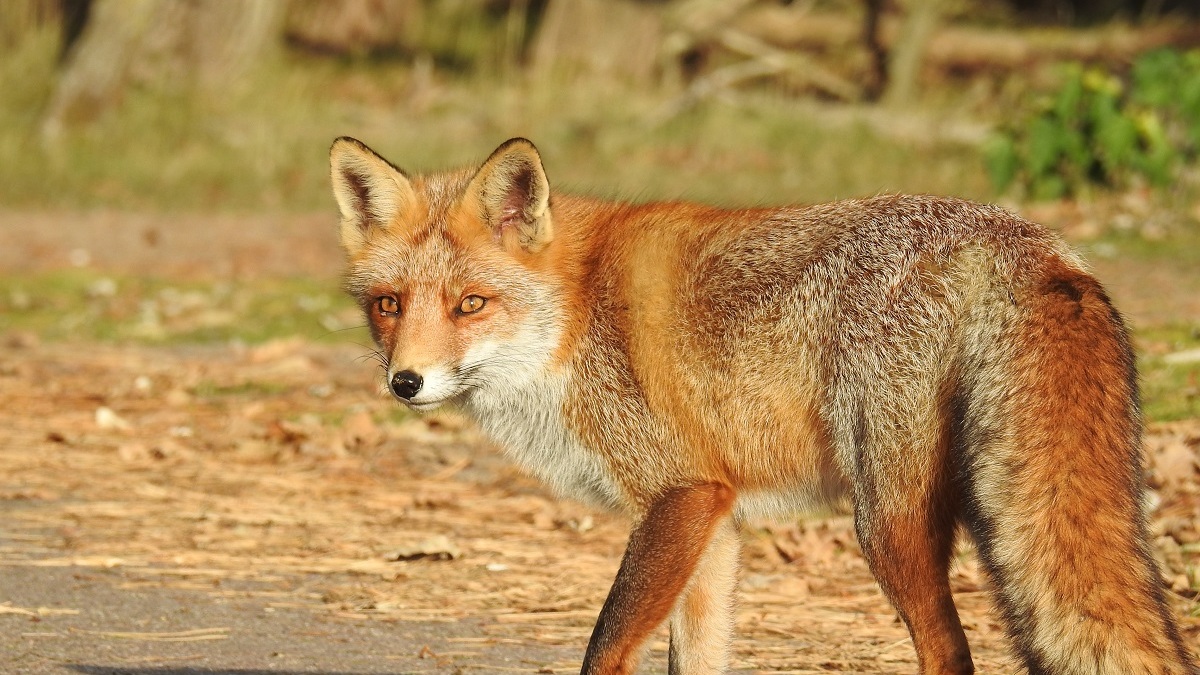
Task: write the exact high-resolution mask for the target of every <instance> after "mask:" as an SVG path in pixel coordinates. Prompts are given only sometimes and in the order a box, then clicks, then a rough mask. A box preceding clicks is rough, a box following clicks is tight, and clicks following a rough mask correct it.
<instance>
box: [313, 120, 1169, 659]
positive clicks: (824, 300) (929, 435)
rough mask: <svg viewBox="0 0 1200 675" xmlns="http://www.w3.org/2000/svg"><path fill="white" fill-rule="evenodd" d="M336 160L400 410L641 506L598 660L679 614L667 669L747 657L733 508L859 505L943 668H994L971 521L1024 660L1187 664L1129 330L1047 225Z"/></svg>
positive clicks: (883, 568)
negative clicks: (654, 196) (962, 536)
mask: <svg viewBox="0 0 1200 675" xmlns="http://www.w3.org/2000/svg"><path fill="white" fill-rule="evenodd" d="M332 164H333V184H334V193H335V196H336V198H337V201H338V204H339V207H340V209H341V212H342V223H341V239H342V245H343V248H344V249H345V251H346V254H347V259H348V269H347V275H346V279H347V282H346V286H347V289H348V291H349V292H350V294H351V295H352V296H354V297H355V298H357V299H358V301H359V302H360V303H361V305H362V306H363V308H364V311H365V312H366V315H367V317H368V320H369V324H370V326H371V330H372V335H373V337H374V338H375V340H376V342H377V343H378V344H379V346H380V350H381V353H382V355H383V356H384V358H385V360H386V362H387V381H388V386H389V388H390V389H391V391H392V392H393V393H394V394H395V395H396V397H397V398H398V399H400V400H401V401H402V402H404V403H405V404H406V405H408V406H409V407H411V408H413V409H415V410H418V411H425V410H431V409H434V408H436V407H439V406H442V405H454V406H457V407H459V408H461V409H462V410H463V411H465V412H466V413H467V414H468V415H469V416H471V417H473V418H474V419H475V420H477V422H478V423H479V424H480V425H481V427H482V428H483V429H484V431H485V432H487V433H488V434H489V435H490V436H491V437H492V438H493V439H494V440H495V441H496V442H497V444H498V445H499V446H500V447H502V448H504V449H505V451H506V452H508V453H509V454H510V455H511V456H512V457H514V458H515V459H516V460H517V461H518V462H519V463H520V464H522V465H523V466H525V467H526V468H527V469H528V470H529V471H531V472H532V473H534V474H535V475H537V476H539V477H541V478H542V479H543V480H545V481H546V482H547V483H548V484H550V485H551V486H552V487H553V488H555V489H556V490H558V491H559V492H560V493H563V494H565V495H568V496H572V497H575V498H579V499H583V500H586V501H591V502H593V503H595V504H598V505H600V506H603V507H606V508H612V509H617V510H623V511H625V512H627V513H629V514H631V515H632V516H633V517H634V519H635V522H636V526H635V528H634V530H633V533H632V534H631V537H630V543H629V547H628V550H627V551H626V554H625V558H624V560H623V562H622V565H621V569H620V572H619V573H618V575H617V579H616V581H615V583H614V585H613V588H612V590H611V592H610V595H609V598H608V600H607V601H606V603H605V606H604V608H603V609H602V611H601V613H600V616H599V619H598V622H597V626H596V629H595V631H594V633H593V636H592V640H591V642H590V643H589V646H588V650H587V654H586V656H585V658H584V668H583V672H589V673H591V672H594V673H626V672H632V671H633V669H634V668H635V667H636V663H637V657H638V654H639V653H640V648H641V646H642V645H643V644H644V642H645V640H646V638H647V636H648V635H649V634H650V633H651V632H652V631H653V630H654V628H655V627H656V626H657V625H659V624H660V623H662V622H663V621H665V620H667V619H668V618H670V629H671V650H670V665H671V672H672V673H673V674H676V675H678V674H686V673H708V672H723V671H724V668H725V667H726V663H727V658H728V656H727V649H728V643H729V640H730V634H731V631H732V610H731V606H732V602H733V597H732V596H733V594H734V590H735V586H736V576H737V567H738V562H737V560H738V553H737V551H738V533H737V526H738V525H739V524H740V523H741V522H743V521H744V520H745V519H746V518H748V517H751V516H755V517H760V516H786V515H791V514H794V513H795V512H797V511H801V510H804V509H808V508H812V507H815V506H820V505H825V504H830V503H838V502H848V503H849V504H850V505H851V506H852V507H853V509H854V513H855V525H856V530H857V534H858V537H859V540H860V543H861V545H862V548H863V551H864V554H865V555H866V557H867V560H868V562H869V563H870V565H871V569H872V571H873V572H874V573H875V575H876V577H877V579H878V580H879V582H880V585H881V587H882V588H883V590H884V592H885V593H886V594H887V595H888V597H889V599H890V600H891V601H892V603H893V604H894V605H895V606H896V608H897V610H898V612H899V613H900V616H901V617H902V618H903V619H904V621H905V622H906V625H907V626H908V628H909V630H910V632H911V633H912V636H913V642H914V646H915V647H916V649H917V652H918V656H919V659H920V663H921V668H922V672H925V673H943V672H945V673H964V672H970V671H971V669H972V665H971V659H970V652H969V648H968V645H967V642H966V638H965V635H964V634H963V631H962V628H961V625H960V624H959V620H958V617H957V612H956V611H955V609H954V605H953V599H952V597H951V595H950V589H949V584H948V581H947V574H948V565H949V559H950V554H951V551H952V547H953V542H954V537H955V532H956V530H957V529H958V528H959V526H960V525H961V526H964V528H965V530H966V531H967V532H968V534H969V535H970V536H971V537H972V538H973V539H974V540H975V542H976V544H977V546H978V549H979V551H980V555H981V557H982V559H983V563H984V567H985V569H986V570H987V571H988V573H989V575H990V577H991V579H992V582H993V585H994V587H995V597H996V601H997V603H998V605H999V608H1000V611H1001V614H1002V615H1003V616H1004V618H1005V621H1006V627H1007V629H1008V632H1009V634H1010V636H1011V637H1012V639H1013V643H1014V646H1015V648H1016V650H1017V652H1018V654H1019V655H1020V657H1021V658H1022V659H1023V660H1024V662H1025V664H1026V666H1027V667H1028V668H1029V670H1030V672H1033V673H1076V672H1078V673H1098V672H1099V673H1117V672H1154V673H1183V672H1191V665H1190V662H1189V657H1188V655H1187V653H1186V650H1185V649H1184V647H1183V646H1182V643H1181V641H1180V639H1179V636H1178V632H1177V629H1176V628H1175V624H1174V621H1173V619H1172V618H1171V616H1170V613H1169V612H1168V610H1167V608H1166V605H1165V602H1164V599H1163V595H1162V591H1161V589H1160V587H1159V582H1158V576H1157V571H1156V569H1155V567H1154V563H1153V561H1152V559H1151V558H1150V556H1149V553H1148V547H1147V544H1146V532H1145V525H1144V521H1145V517H1144V514H1143V513H1142V508H1141V498H1140V495H1141V486H1140V482H1139V481H1140V479H1141V473H1140V422H1139V413H1138V410H1137V391H1136V375H1135V373H1134V370H1133V359H1132V356H1131V349H1130V345H1129V340H1128V337H1127V335H1126V332H1125V328H1124V326H1123V324H1122V322H1121V320H1120V317H1119V315H1118V314H1117V313H1116V311H1115V310H1114V309H1113V308H1112V305H1111V303H1110V302H1109V300H1108V298H1107V296H1106V295H1105V294H1104V291H1103V289H1102V288H1101V286H1100V285H1099V284H1098V283H1097V282H1096V281H1095V279H1094V278H1093V277H1091V276H1090V275H1089V274H1088V273H1087V271H1086V270H1085V267H1084V265H1083V263H1082V262H1081V261H1080V260H1079V259H1078V258H1077V257H1076V256H1075V255H1074V254H1073V253H1071V252H1070V250H1069V249H1068V248H1067V247H1066V246H1065V245H1064V244H1063V243H1062V242H1061V241H1060V240H1058V239H1057V238H1056V237H1055V236H1053V235H1052V234H1050V233H1049V232H1047V231H1046V230H1045V229H1044V228H1042V227H1040V226H1038V225H1036V224H1033V223H1030V222H1028V221H1025V220H1023V219H1021V218H1019V217H1017V216H1015V215H1013V214H1011V213H1009V212H1007V211H1004V210H1002V209H999V208H995V207H990V206H983V205H979V204H973V203H969V202H965V201H961V200H953V199H944V198H934V197H913V196H885V197H877V198H874V199H867V200H855V201H844V202H838V203H834V204H827V205H818V206H806V207H788V208H774V209H743V210H725V209H718V208H714V207H708V206H702V205H695V204H688V203H656V204H641V205H637V204H629V203H622V202H605V201H599V200H593V199H586V198H580V197H571V196H566V195H559V194H553V196H552V193H551V190H550V186H549V182H548V179H547V177H546V173H545V169H544V167H543V165H542V162H541V159H540V156H539V155H538V152H537V150H536V149H535V148H534V146H533V145H532V144H531V143H529V142H528V141H525V140H523V139H513V140H511V141H509V142H507V143H505V144H504V145H502V146H500V148H498V149H497V150H496V151H495V152H494V153H493V154H492V155H491V157H489V158H488V159H487V160H486V161H485V162H484V163H483V164H482V165H481V166H480V167H479V168H478V169H475V170H466V171H459V172H451V173H442V174H431V175H427V176H419V177H410V176H407V175H406V174H404V173H403V172H402V171H401V170H399V169H398V168H396V167H394V166H392V165H391V164H389V163H388V162H386V160H383V159H382V158H381V157H379V156H378V155H376V154H375V153H373V152H372V151H370V150H369V149H367V148H366V147H365V146H363V145H362V144H361V143H359V142H357V141H354V140H352V139H339V140H338V141H337V142H335V144H334V147H333V150H332Z"/></svg>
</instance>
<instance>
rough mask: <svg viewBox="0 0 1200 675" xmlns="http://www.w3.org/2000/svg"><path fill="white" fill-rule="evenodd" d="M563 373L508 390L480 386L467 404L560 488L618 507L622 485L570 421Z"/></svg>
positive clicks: (506, 446)
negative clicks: (565, 412) (566, 414)
mask: <svg viewBox="0 0 1200 675" xmlns="http://www.w3.org/2000/svg"><path fill="white" fill-rule="evenodd" d="M565 391H566V381H565V377H564V376H562V375H546V376H543V377H539V378H534V379H532V380H529V381H527V382H525V383H524V384H523V386H521V387H519V388H506V389H505V390H504V391H503V392H495V391H490V392H482V391H481V392H478V393H476V395H475V396H473V397H472V398H471V400H470V402H469V403H468V405H467V411H468V412H469V413H470V414H471V415H472V416H474V417H475V418H476V420H477V421H478V422H479V424H480V426H481V427H482V428H483V430H484V432H485V433H486V434H488V435H489V436H490V437H491V438H492V440H493V441H494V442H495V443H496V444H497V445H499V446H500V447H501V448H502V449H503V450H504V452H505V454H507V455H508V456H509V457H510V458H512V460H513V461H515V462H516V463H517V464H519V465H520V466H521V467H523V468H524V469H525V470H526V471H528V472H530V473H531V474H533V475H534V476H536V477H537V478H538V479H540V480H542V481H543V482H545V483H546V484H547V485H549V486H550V487H551V488H552V489H554V490H555V491H556V492H558V493H559V494H561V495H563V496H565V497H570V498H572V499H578V500H580V501H584V502H588V503H591V504H594V505H597V506H603V507H607V508H616V507H617V505H618V504H620V503H621V500H620V499H619V498H618V495H619V488H618V487H617V485H616V483H614V482H613V480H612V479H611V478H610V477H609V471H608V469H607V468H606V467H605V466H604V465H603V464H602V460H601V459H600V457H598V456H597V455H596V453H594V452H593V451H591V450H589V449H587V448H586V447H584V446H583V444H582V443H581V442H580V441H579V438H578V436H577V435H576V434H575V432H573V431H572V430H571V429H570V428H568V426H567V424H566V420H565V419H564V417H563V412H562V411H563V399H564V397H565Z"/></svg>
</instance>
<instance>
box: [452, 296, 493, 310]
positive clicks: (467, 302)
mask: <svg viewBox="0 0 1200 675" xmlns="http://www.w3.org/2000/svg"><path fill="white" fill-rule="evenodd" d="M486 304H487V298H481V297H479V296H478V295H468V296H467V297H465V298H463V299H462V302H461V303H459V305H458V313H459V314H474V313H475V312H478V311H479V310H481V309H483V306H484V305H486Z"/></svg>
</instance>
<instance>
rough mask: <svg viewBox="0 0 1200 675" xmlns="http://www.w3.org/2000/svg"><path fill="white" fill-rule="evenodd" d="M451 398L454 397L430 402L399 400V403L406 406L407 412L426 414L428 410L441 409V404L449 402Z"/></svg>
mask: <svg viewBox="0 0 1200 675" xmlns="http://www.w3.org/2000/svg"><path fill="white" fill-rule="evenodd" d="M452 398H454V397H453V396H445V397H443V398H439V399H434V400H432V401H404V400H401V401H400V402H401V403H403V404H404V405H405V406H407V407H408V409H409V410H415V411H417V412H428V411H430V410H433V409H434V408H439V407H441V406H442V404H444V403H446V402H447V401H449V400H450V399H452Z"/></svg>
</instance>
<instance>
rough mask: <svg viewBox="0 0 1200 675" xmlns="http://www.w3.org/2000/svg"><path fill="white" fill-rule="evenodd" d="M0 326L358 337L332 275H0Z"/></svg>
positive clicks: (144, 338) (66, 333) (176, 336)
mask: <svg viewBox="0 0 1200 675" xmlns="http://www.w3.org/2000/svg"><path fill="white" fill-rule="evenodd" d="M0 316H3V319H2V320H0V326H2V327H3V328H4V329H5V330H22V331H30V332H33V333H36V334H37V335H39V336H41V337H42V338H43V339H47V340H72V341H102V342H117V343H126V342H127V343H149V344H163V343H167V344H175V343H212V342H230V341H240V342H245V343H248V344H255V343H261V342H266V341H268V340H272V339H276V338H282V337H293V336H298V337H302V338H305V339H309V340H313V341H322V342H328V341H335V342H359V343H363V344H367V343H369V342H370V336H369V335H368V334H367V331H366V329H365V328H363V327H362V320H361V317H360V316H359V311H358V308H357V307H355V306H354V305H353V303H352V302H351V301H350V299H349V298H346V297H344V296H343V295H342V293H341V292H340V291H339V290H338V289H337V288H336V287H335V286H334V284H332V283H328V284H326V283H322V282H318V281H313V280H309V279H291V280H270V281H256V282H253V283H252V284H251V283H237V282H212V283H199V282H186V283H185V282H177V281H168V280H164V279H153V278H141V277H114V276H105V275H100V274H96V273H94V272H86V271H59V272H50V273H41V274H36V275H28V276H20V277H16V276H10V275H6V276H0Z"/></svg>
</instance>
